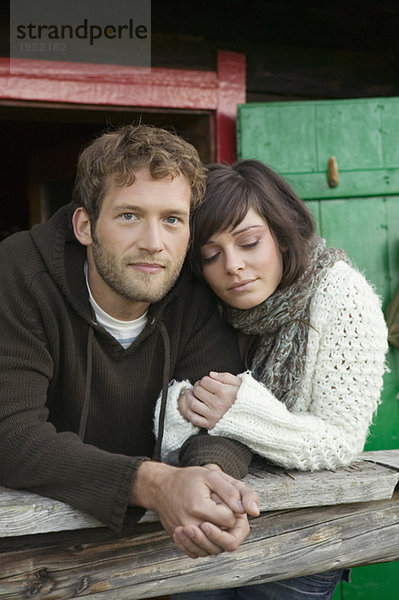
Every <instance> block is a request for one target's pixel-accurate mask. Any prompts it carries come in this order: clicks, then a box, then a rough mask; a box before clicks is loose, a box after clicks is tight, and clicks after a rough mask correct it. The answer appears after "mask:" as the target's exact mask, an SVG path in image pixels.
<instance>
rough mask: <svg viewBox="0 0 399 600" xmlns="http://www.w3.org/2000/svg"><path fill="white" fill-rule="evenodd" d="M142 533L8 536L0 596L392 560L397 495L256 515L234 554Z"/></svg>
mask: <svg viewBox="0 0 399 600" xmlns="http://www.w3.org/2000/svg"><path fill="white" fill-rule="evenodd" d="M148 527H149V526H148V525H147V526H145V525H142V526H141V528H142V529H141V531H142V533H140V527H139V529H138V533H137V535H135V536H134V537H126V538H122V539H121V538H114V539H112V538H111V537H109V536H110V534H107V535H108V537H107V535H104V539H103V540H101V539H100V540H95V539H94V537H95V536H96V535H98V534H97V533H96V532H95V531H93V532H84V531H83V532H79V531H75V532H69V533H68V534H67V536H66V537H65V536H64V534H61V533H58V534H48V535H46V536H38V537H39V538H40V540H41V543H39V542H36V544H34V542H33V540H32V537H34V536H32V537H30V538H25V539H24V540H23V543H21V542H20V541H18V538H15V540H12V539H9V540H8V544H9V546H8V548H4V545H3V546H2V547H0V564H1V575H0V599H4V600H13V599H14V600H17V599H18V600H20V599H21V598H33V597H34V598H35V599H37V600H40V599H46V600H55V599H57V600H67V599H70V598H76V597H80V596H84V597H86V596H87V597H89V598H90V599H91V600H132V599H136V598H149V597H152V596H155V595H159V594H171V593H175V592H178V591H185V592H188V591H193V590H204V589H218V588H223V587H238V586H243V585H250V584H252V583H261V582H265V581H275V580H279V579H286V578H288V577H296V576H301V575H306V574H310V573H317V572H320V571H323V570H328V569H339V568H343V567H350V566H358V565H363V564H371V563H378V562H387V561H392V560H397V559H399V495H398V493H395V494H394V496H393V498H392V499H390V500H380V501H377V502H365V503H355V504H342V505H338V506H331V507H318V508H305V509H297V510H289V511H278V512H269V513H266V514H264V515H262V516H260V517H258V518H257V519H253V520H252V521H251V533H250V535H249V536H248V538H247V539H246V540H245V542H244V543H243V544H242V545H241V546H240V548H239V549H238V550H237V551H236V552H234V553H232V554H221V555H219V556H217V557H207V558H202V559H198V560H195V561H194V560H191V559H189V558H187V557H185V556H183V555H182V554H181V553H180V552H179V551H178V550H177V548H176V547H175V546H174V544H173V542H172V540H171V539H170V538H169V537H168V536H167V534H166V533H165V532H164V531H162V530H161V529H160V528H159V526H158V528H157V529H155V530H152V531H151V530H149V529H148ZM152 527H154V525H153V526H152ZM90 535H91V536H92V537H93V539H94V541H93V540H90ZM51 540H53V541H51ZM14 544H15V548H13V545H14Z"/></svg>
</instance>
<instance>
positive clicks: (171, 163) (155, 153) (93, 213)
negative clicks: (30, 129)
mask: <svg viewBox="0 0 399 600" xmlns="http://www.w3.org/2000/svg"><path fill="white" fill-rule="evenodd" d="M145 167H147V168H148V169H149V171H150V173H151V176H152V177H153V178H154V179H162V178H164V177H167V176H168V175H172V176H176V175H177V174H179V173H181V174H182V175H183V176H184V177H185V178H186V180H187V181H188V183H189V185H190V187H191V207H192V208H196V207H197V206H198V205H199V204H200V202H201V201H202V198H203V195H204V192H205V168H204V166H203V164H202V163H201V160H200V158H199V155H198V152H197V150H196V149H195V148H194V146H192V145H191V144H189V143H188V142H186V141H185V140H184V139H183V138H181V137H179V136H178V135H176V134H174V133H171V132H170V131H167V130H166V129H161V128H159V127H155V126H152V125H124V126H122V127H120V128H119V129H116V130H115V131H110V132H106V133H103V134H102V135H100V136H99V137H98V138H96V139H95V140H94V141H93V142H92V143H90V144H89V145H88V146H87V147H86V148H85V149H84V150H83V151H82V152H81V154H80V156H79V159H78V165H77V175H76V180H75V187H74V192H73V201H72V208H73V210H74V209H76V208H77V207H79V206H82V207H83V208H84V209H85V210H86V212H87V214H88V216H89V218H90V222H91V224H92V226H93V227H95V224H96V222H97V219H98V216H99V214H100V210H101V205H102V202H103V200H104V197H105V196H106V194H107V192H108V190H109V188H110V186H112V185H117V186H127V185H131V184H132V183H133V182H134V179H135V172H136V171H138V170H139V169H142V168H145Z"/></svg>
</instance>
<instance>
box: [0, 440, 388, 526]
mask: <svg viewBox="0 0 399 600" xmlns="http://www.w3.org/2000/svg"><path fill="white" fill-rule="evenodd" d="M389 455H390V456H391V460H392V464H393V465H396V462H397V461H398V462H399V450H391V451H390V454H389ZM363 456H364V455H363V454H362V455H361V456H360V460H358V461H355V462H354V463H353V464H352V465H350V466H349V467H346V468H343V469H338V470H337V471H335V472H333V471H317V472H314V473H309V472H299V471H296V472H294V471H292V472H290V473H287V472H286V471H284V469H280V468H279V467H275V466H272V465H270V464H268V463H267V462H266V461H262V460H259V462H258V463H256V464H255V465H254V466H253V467H251V472H250V474H249V475H248V476H247V477H246V478H245V481H246V482H247V483H248V485H249V486H251V487H252V488H253V489H255V490H256V491H257V492H258V494H259V500H260V508H261V510H262V511H266V510H279V509H289V508H301V507H308V506H326V505H330V504H343V503H350V502H363V501H365V500H366V501H371V500H380V499H388V498H391V497H392V494H393V491H394V488H395V486H396V484H397V482H398V480H399V473H398V472H397V471H396V470H395V468H391V465H389V464H388V465H386V466H382V465H380V464H376V462H377V461H376V460H373V462H371V461H370V460H363ZM376 456H378V452H377V453H373V459H375V457H376ZM384 460H387V458H386V454H384ZM156 519H157V517H156V515H154V513H150V512H149V513H147V515H146V516H145V517H144V519H143V521H144V522H148V521H154V520H156ZM97 527H104V525H103V524H102V523H100V522H99V521H97V520H96V519H94V518H93V517H91V516H89V515H86V514H84V513H81V512H80V511H78V510H75V509H74V508H72V507H70V506H68V505H67V504H64V503H62V502H58V501H56V500H52V499H50V498H45V497H42V496H38V495H36V494H30V493H27V492H21V491H16V490H8V489H6V488H0V538H7V537H15V536H22V535H32V534H38V533H48V532H54V531H66V530H74V529H83V528H97Z"/></svg>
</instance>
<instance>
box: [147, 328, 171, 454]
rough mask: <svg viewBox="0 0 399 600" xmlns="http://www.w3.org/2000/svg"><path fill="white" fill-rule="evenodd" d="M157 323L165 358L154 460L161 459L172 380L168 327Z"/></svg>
mask: <svg viewBox="0 0 399 600" xmlns="http://www.w3.org/2000/svg"><path fill="white" fill-rule="evenodd" d="M155 325H156V326H157V327H158V329H159V331H160V332H161V335H162V340H163V347H164V351H165V360H164V363H163V375H162V396H161V408H160V411H159V422H158V438H157V441H156V443H155V448H154V452H153V455H152V458H153V460H157V461H160V460H161V446H162V438H163V431H164V427H165V412H166V400H167V397H168V387H169V381H170V377H171V374H170V340H169V335H168V332H167V329H166V327H165V325H164V324H163V323H162V322H161V321H157V322H156V323H155Z"/></svg>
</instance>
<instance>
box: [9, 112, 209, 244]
mask: <svg viewBox="0 0 399 600" xmlns="http://www.w3.org/2000/svg"><path fill="white" fill-rule="evenodd" d="M126 123H148V124H153V125H157V126H159V127H165V128H167V129H170V130H173V131H175V132H176V133H178V134H179V135H181V136H182V137H184V138H185V139H186V140H188V141H189V142H191V143H192V144H193V145H194V146H195V147H196V148H197V149H198V151H199V153H200V156H201V158H202V160H203V161H204V162H205V163H207V162H211V161H213V160H215V145H214V138H215V136H214V119H213V112H212V111H206V110H201V111H197V110H184V109H181V110H161V109H159V110H156V109H148V108H138V107H127V106H125V107H124V106H122V107H120V106H118V107H115V106H98V105H95V106H89V105H76V104H74V105H71V104H64V105H63V104H59V103H37V102H7V101H5V102H4V103H1V104H0V130H1V136H0V157H1V176H0V177H1V179H0V190H1V191H0V194H1V196H0V239H2V238H4V237H6V236H7V235H10V234H11V233H13V232H15V231H18V230H21V229H28V228H30V227H31V226H32V225H34V224H35V223H38V222H41V221H45V220H46V219H47V218H49V216H51V214H53V213H54V212H55V211H56V210H57V208H59V207H60V206H61V205H62V204H65V203H67V202H69V200H70V197H71V191H72V186H73V181H74V177H75V165H76V159H77V156H78V154H79V152H80V150H81V148H82V147H83V146H84V145H86V144H87V143H88V142H89V141H90V140H91V139H93V138H94V137H95V136H96V135H98V134H99V133H101V132H102V131H105V130H107V129H110V128H111V129H112V128H115V127H118V126H119V125H122V124H126Z"/></svg>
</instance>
